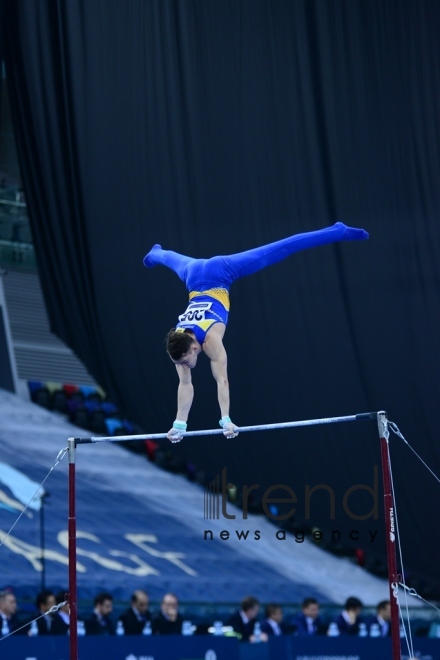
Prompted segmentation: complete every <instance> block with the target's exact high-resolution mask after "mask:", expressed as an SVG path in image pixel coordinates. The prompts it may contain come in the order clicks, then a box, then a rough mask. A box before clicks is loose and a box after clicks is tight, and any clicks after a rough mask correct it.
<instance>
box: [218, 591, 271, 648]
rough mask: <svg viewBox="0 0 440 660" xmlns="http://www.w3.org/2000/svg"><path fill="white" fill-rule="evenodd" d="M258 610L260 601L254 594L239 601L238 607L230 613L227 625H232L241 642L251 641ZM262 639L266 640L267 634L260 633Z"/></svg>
mask: <svg viewBox="0 0 440 660" xmlns="http://www.w3.org/2000/svg"><path fill="white" fill-rule="evenodd" d="M259 611H260V603H259V601H258V600H257V598H254V596H246V597H245V598H243V600H242V601H241V603H240V609H239V610H237V611H236V612H234V614H232V615H231V616H230V617H229V619H228V621H227V622H226V625H227V626H232V628H233V629H234V630H235V632H236V633H238V634H239V635H240V636H241V637H240V639H241V641H242V642H250V641H253V635H254V626H255V621H256V619H257V616H258V613H259ZM262 635H263V636H264V637H263V639H264V641H267V634H266V633H262Z"/></svg>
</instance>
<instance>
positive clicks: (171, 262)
mask: <svg viewBox="0 0 440 660" xmlns="http://www.w3.org/2000/svg"><path fill="white" fill-rule="evenodd" d="M367 238H368V233H367V232H366V231H365V230H364V229H357V228H355V227H347V226H346V225H344V224H343V223H342V222H337V223H336V224H334V225H332V226H331V227H326V228H325V229H319V230H318V231H312V232H307V233H304V234H296V235H294V236H289V237H288V238H284V239H282V240H280V241H275V242H274V243H269V245H263V246H262V247H258V248H255V249H253V250H247V251H246V252H239V253H237V254H230V255H227V256H217V257H212V258H211V259H193V258H192V257H185V256H184V255H182V254H178V253H177V252H173V251H171V250H162V247H161V246H160V245H154V246H153V247H152V249H151V250H150V252H149V253H148V254H147V255H146V256H145V258H144V265H145V266H147V268H153V267H154V266H157V265H162V266H166V267H167V268H170V269H171V270H172V271H174V272H175V273H176V275H178V276H179V277H180V279H181V280H183V282H185V285H186V288H187V289H188V291H189V305H188V307H187V308H186V310H185V312H184V313H183V314H181V315H180V316H179V322H178V323H177V325H176V327H175V328H172V329H171V330H170V331H169V333H168V335H167V338H166V350H167V352H168V355H169V356H170V358H171V360H172V361H173V362H174V364H175V365H176V369H177V373H178V376H179V387H178V392H177V415H176V420H175V421H174V423H173V426H172V428H171V429H170V430H169V432H168V439H169V440H171V442H180V440H181V439H182V437H183V435H184V433H185V431H186V428H187V420H188V415H189V411H190V408H191V404H192V402H193V397H194V388H193V385H192V381H191V369H194V367H195V366H196V364H197V358H198V355H199V353H201V352H202V351H203V352H204V353H205V354H206V355H207V356H208V357H209V359H210V360H211V369H212V375H213V376H214V378H215V380H216V382H217V393H218V402H219V406H220V414H221V420H220V426H221V427H222V428H223V433H224V435H225V436H226V437H227V438H235V437H236V436H237V435H238V430H237V427H236V426H235V425H234V424H233V423H232V421H231V418H230V417H229V404H230V401H229V383H228V374H227V355H226V351H225V348H224V346H223V336H224V334H225V330H226V325H227V323H228V315H229V288H230V286H231V284H232V282H235V280H237V279H238V278H240V277H244V276H245V275H252V273H256V272H257V271H259V270H262V269H263V268H266V267H267V266H271V265H272V264H276V263H278V262H279V261H282V260H283V259H285V258H286V257H288V256H290V255H291V254H294V253H295V252H299V251H300V250H306V249H308V248H312V247H316V246H318V245H326V244H327V243H336V242H339V241H362V240H365V239H367Z"/></svg>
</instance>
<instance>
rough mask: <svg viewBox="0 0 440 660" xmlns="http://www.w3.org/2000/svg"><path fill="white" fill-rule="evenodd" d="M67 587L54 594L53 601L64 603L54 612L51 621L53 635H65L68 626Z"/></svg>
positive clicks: (58, 603)
mask: <svg viewBox="0 0 440 660" xmlns="http://www.w3.org/2000/svg"><path fill="white" fill-rule="evenodd" d="M67 591H68V590H67V589H66V590H65V591H59V592H58V593H57V594H55V601H56V604H57V605H60V603H66V604H65V605H63V606H62V607H60V609H59V610H58V612H57V613H56V615H55V617H54V621H53V628H54V635H67V633H68V632H69V626H70V608H69V603H68V602H66V601H67Z"/></svg>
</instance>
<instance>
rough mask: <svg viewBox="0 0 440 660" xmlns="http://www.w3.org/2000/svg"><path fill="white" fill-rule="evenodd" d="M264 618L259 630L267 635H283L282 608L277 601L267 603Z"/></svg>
mask: <svg viewBox="0 0 440 660" xmlns="http://www.w3.org/2000/svg"><path fill="white" fill-rule="evenodd" d="M264 614H265V617H266V618H265V620H264V621H263V623H262V624H261V632H262V633H265V634H266V635H267V636H268V637H270V636H271V635H276V636H279V635H284V634H285V632H286V631H285V627H284V625H283V610H282V608H281V605H278V604H277V603H269V605H267V606H266V609H265V612H264Z"/></svg>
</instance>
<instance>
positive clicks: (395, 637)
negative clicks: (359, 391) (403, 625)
mask: <svg viewBox="0 0 440 660" xmlns="http://www.w3.org/2000/svg"><path fill="white" fill-rule="evenodd" d="M377 423H378V425H379V438H380V451H381V455H382V474H383V491H384V505H385V529H386V544H387V558H388V581H389V585H390V603H391V642H392V659H393V660H401V658H402V654H401V650H400V626H399V608H398V605H397V589H398V583H399V576H398V574H397V560H396V522H395V520H396V517H395V508H394V499H393V491H392V488H391V471H390V457H389V443H388V440H389V437H390V432H389V429H388V419H387V415H386V413H385V412H378V413H377Z"/></svg>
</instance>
